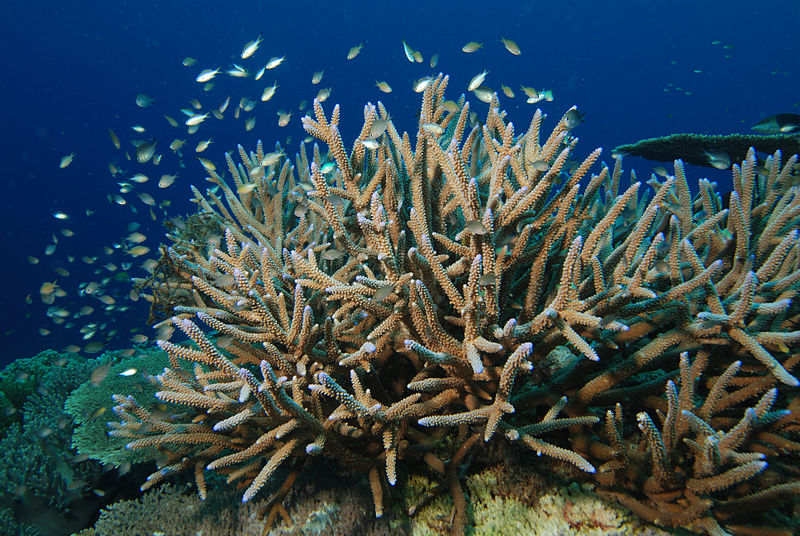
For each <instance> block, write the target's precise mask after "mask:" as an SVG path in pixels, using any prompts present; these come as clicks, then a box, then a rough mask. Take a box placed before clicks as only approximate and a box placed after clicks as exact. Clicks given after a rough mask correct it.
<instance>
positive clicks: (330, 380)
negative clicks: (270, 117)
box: [111, 75, 800, 534]
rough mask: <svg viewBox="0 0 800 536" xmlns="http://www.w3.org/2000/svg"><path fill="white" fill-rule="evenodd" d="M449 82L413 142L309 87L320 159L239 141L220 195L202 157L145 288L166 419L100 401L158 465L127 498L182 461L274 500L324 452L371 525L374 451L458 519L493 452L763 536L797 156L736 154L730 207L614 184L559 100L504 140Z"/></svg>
mask: <svg viewBox="0 0 800 536" xmlns="http://www.w3.org/2000/svg"><path fill="white" fill-rule="evenodd" d="M447 80H448V79H447V77H446V76H442V75H439V76H438V77H437V78H435V79H433V80H431V82H430V85H429V86H428V87H427V89H426V90H425V92H424V93H423V98H422V107H421V111H420V119H419V130H418V132H417V137H416V142H412V138H411V137H410V136H409V135H408V134H406V133H404V134H402V135H401V134H400V133H398V132H397V130H396V129H395V126H394V125H393V123H392V121H391V120H390V119H389V116H388V114H387V112H386V110H385V109H384V108H383V106H382V105H381V104H380V103H379V104H378V106H377V107H376V106H373V105H372V104H368V105H367V106H366V107H365V109H364V126H363V128H362V129H361V132H360V134H359V136H358V139H357V140H356V141H355V142H354V143H353V146H352V149H350V150H349V151H348V150H347V148H346V147H345V145H344V143H343V141H342V138H341V136H340V134H339V129H338V123H339V108H338V106H337V107H334V109H333V111H332V113H331V114H330V115H326V113H325V111H324V110H323V109H322V106H321V104H320V103H319V102H317V101H315V102H314V117H305V118H304V119H303V126H304V127H305V129H306V131H307V132H308V133H309V134H310V135H312V136H314V137H315V138H317V139H319V140H320V141H321V142H323V143H324V144H326V145H327V146H328V155H327V156H325V155H323V154H322V152H321V151H320V148H319V147H318V146H317V145H314V147H313V150H312V155H311V157H310V159H309V156H308V155H307V153H306V148H305V147H303V146H301V150H300V153H299V155H298V156H297V160H296V164H295V165H294V166H293V165H292V163H291V161H290V160H288V159H286V158H285V156H284V155H283V154H282V153H280V152H275V153H268V154H265V153H264V150H263V148H262V146H261V145H260V144H259V146H258V147H257V149H256V151H255V152H254V153H250V154H248V153H247V152H246V151H245V150H244V149H242V148H241V147H240V148H239V156H240V158H241V163H239V164H237V163H235V162H234V161H233V159H232V158H231V157H230V156H228V158H227V163H228V169H229V171H230V173H231V176H232V178H233V182H234V184H233V185H228V184H226V182H224V181H223V180H222V179H221V178H220V176H219V175H218V174H217V173H216V172H214V171H212V170H209V173H210V178H209V180H210V181H211V182H213V183H214V184H216V185H217V186H218V187H219V188H218V191H220V192H222V195H221V196H217V195H216V194H215V193H214V192H213V191H209V192H207V193H206V194H203V193H201V192H200V191H198V190H197V189H194V196H195V201H196V203H197V204H198V206H199V212H198V214H197V215H195V216H193V217H192V218H193V221H194V222H195V224H196V228H194V230H193V231H192V232H189V230H187V229H188V227H181V226H178V227H176V228H175V229H174V230H173V232H172V233H171V235H169V236H170V238H171V239H172V240H173V242H174V243H173V245H172V246H171V247H163V248H162V254H163V255H162V258H161V260H160V269H159V271H158V272H157V275H156V276H154V277H153V278H152V279H151V280H150V282H149V286H150V288H151V289H152V296H150V299H151V300H152V301H153V302H154V305H155V306H159V305H161V306H163V303H165V302H167V301H169V302H170V303H177V304H179V305H177V306H175V307H174V310H173V311H172V312H171V313H170V314H171V315H173V316H171V317H170V318H169V319H166V320H164V322H163V324H164V325H165V326H166V325H171V326H174V327H175V328H177V329H178V330H180V332H182V333H183V334H185V335H186V336H187V337H188V338H189V339H190V341H189V342H188V343H184V344H176V343H173V342H169V341H166V340H162V341H159V343H158V344H159V345H160V346H161V348H163V349H164V350H166V351H167V352H168V353H169V358H170V363H171V367H170V368H168V369H166V370H165V371H164V372H163V374H161V375H159V376H158V378H157V381H158V383H159V384H160V387H159V388H160V391H159V392H158V394H157V397H158V398H159V399H160V400H162V401H163V402H166V403H170V404H174V405H177V406H178V407H181V408H183V409H182V410H178V411H177V412H176V413H172V414H170V416H169V417H166V416H165V415H164V414H163V412H162V413H159V414H156V413H151V412H149V411H147V410H145V409H144V408H143V407H141V406H139V405H137V404H136V402H135V401H134V400H133V399H132V398H130V397H125V396H122V395H118V396H116V402H117V404H118V406H117V407H116V413H117V415H118V416H119V417H120V419H121V422H117V423H111V426H112V432H111V433H113V434H115V435H121V436H125V437H130V438H131V442H130V444H129V445H128V446H129V448H131V449H137V448H141V447H146V446H157V447H158V448H159V449H160V450H161V452H162V454H163V457H162V459H161V460H160V468H159V470H158V471H157V472H155V473H153V474H152V475H151V476H150V478H149V479H148V481H147V482H146V483H145V484H144V485H143V488H148V487H150V486H152V485H154V484H156V483H158V482H160V481H162V480H164V479H165V478H167V477H168V476H169V475H171V474H173V473H176V472H182V471H187V472H190V473H191V472H193V473H194V477H195V479H196V482H197V488H198V490H199V493H200V495H201V496H205V494H206V484H205V479H204V473H205V472H206V471H215V472H217V473H219V474H222V475H226V476H227V479H228V481H229V482H231V483H236V484H237V485H239V486H240V487H241V488H242V489H244V495H243V500H245V501H247V500H250V499H252V498H253V497H254V496H255V495H256V494H257V493H258V492H259V490H260V489H261V488H262V487H263V486H264V484H265V482H267V480H268V479H269V478H270V477H271V476H272V475H273V474H275V472H276V470H277V469H278V468H279V467H280V466H281V465H282V464H286V465H287V466H290V467H291V468H292V469H293V470H292V471H289V473H288V474H289V476H288V478H287V480H286V482H285V483H284V485H283V486H282V489H281V490H280V491H279V492H278V494H277V495H278V498H277V502H279V501H280V498H281V497H282V496H283V494H285V492H286V490H288V488H289V487H290V486H291V482H292V481H293V478H294V475H296V473H297V471H298V470H299V469H300V466H301V465H302V462H303V461H304V460H305V459H306V458H307V457H309V456H328V457H330V458H332V459H335V460H336V461H338V462H340V463H341V464H343V465H345V466H347V467H350V468H352V469H355V470H357V471H362V472H363V473H365V474H367V475H368V477H369V482H370V484H371V488H372V493H373V496H374V502H375V511H376V514H377V515H378V516H380V515H381V514H382V513H383V509H384V492H385V491H386V488H387V484H388V485H389V486H392V485H394V484H395V483H396V480H397V464H398V461H400V460H421V461H423V465H424V464H427V465H425V466H426V467H428V468H429V469H430V470H431V472H432V473H434V474H437V473H438V474H439V475H440V476H441V479H442V484H443V485H442V489H445V490H448V491H449V492H450V493H451V494H452V497H453V502H454V516H453V519H454V521H453V530H454V532H463V531H464V529H465V526H466V524H467V523H468V519H467V508H466V505H467V503H466V498H465V496H464V493H463V490H462V488H461V486H460V483H459V468H460V467H459V466H460V465H462V463H463V462H464V460H466V459H468V458H469V456H467V455H468V454H475V453H476V452H477V453H480V454H481V455H482V456H485V457H491V456H492V455H493V456H502V453H503V449H508V448H515V447H513V445H514V444H517V445H520V446H521V447H522V448H527V449H530V450H531V451H533V452H535V453H536V454H539V455H543V456H544V457H545V458H543V460H544V459H548V458H549V459H555V460H558V461H560V462H561V463H562V465H564V464H566V465H568V466H574V467H576V468H579V469H581V470H582V471H577V472H576V473H582V474H585V475H586V477H587V478H588V479H591V480H594V481H595V482H596V483H597V484H598V485H599V486H600V489H601V490H602V491H603V493H605V494H606V495H607V496H610V497H614V498H616V499H617V500H619V501H620V502H622V503H623V504H625V505H627V506H628V507H629V508H631V509H633V510H634V511H635V512H637V513H638V514H640V515H641V516H643V517H644V518H646V519H648V520H650V521H652V522H656V523H659V524H661V525H664V526H672V527H676V526H684V527H689V528H691V529H693V530H695V531H697V532H708V533H710V534H726V533H737V534H750V533H754V532H757V531H758V530H761V529H765V528H767V527H771V529H775V530H776V531H777V532H770V534H773V533H780V530H778V529H776V525H779V524H780V523H781V519H783V518H781V515H783V514H784V513H786V512H787V511H790V510H787V509H790V508H791V507H792V504H791V503H792V501H793V500H794V497H795V496H796V495H797V494H798V492H800V463H798V461H797V456H798V454H799V453H800V442H798V439H800V438H798V435H800V426H799V423H798V415H799V414H800V412H799V411H798V409H800V408H798V400H800V399H798V398H797V388H796V387H797V385H798V380H797V378H796V377H795V376H794V375H793V373H792V370H793V368H794V367H795V365H796V363H797V361H798V360H800V354H798V347H799V346H800V331H797V330H796V329H795V328H796V327H797V325H798V313H799V312H800V307H798V305H797V303H798V302H797V300H793V298H794V296H795V294H797V292H798V289H800V245H799V244H798V230H797V227H798V225H800V188H798V187H797V186H793V184H794V183H795V182H796V180H797V172H796V164H797V157H795V156H793V157H792V158H790V159H789V160H788V161H787V162H785V163H783V162H782V156H781V154H780V153H779V152H778V153H775V155H773V156H771V157H770V158H768V159H767V161H766V163H765V164H764V165H763V166H762V165H760V164H758V163H757V160H756V158H755V156H754V154H753V152H752V151H751V152H750V153H749V154H748V156H747V158H746V159H745V160H744V162H742V164H741V166H734V167H733V182H734V187H735V191H734V192H733V193H732V194H731V196H730V202H729V206H728V207H727V208H723V203H722V197H721V196H720V195H719V194H718V193H717V192H715V191H714V185H713V184H712V183H711V182H709V181H707V180H702V181H700V184H699V194H698V195H697V196H696V197H695V198H694V199H693V198H692V197H691V194H690V190H689V187H688V184H687V180H686V177H685V174H684V170H683V167H682V165H681V163H680V162H676V164H675V175H674V176H669V177H668V178H666V180H665V181H664V182H661V183H658V182H655V180H654V181H653V182H651V183H650V184H652V186H653V187H654V189H653V193H652V194H651V193H650V192H649V191H648V192H645V191H644V190H645V188H642V187H641V184H640V183H638V182H636V183H634V184H633V185H631V186H630V187H628V188H627V189H626V190H625V191H623V192H621V193H620V192H619V191H618V190H619V188H620V180H621V174H622V170H621V163H620V161H619V160H617V161H616V163H615V166H614V168H613V169H609V168H608V167H606V166H602V168H601V170H600V172H599V174H597V175H591V176H589V175H588V174H589V170H590V168H591V167H592V165H593V164H594V163H595V162H596V160H597V159H598V157H599V155H600V150H599V149H598V150H595V151H594V152H592V153H591V154H590V155H589V156H588V157H587V158H586V159H584V160H583V161H580V162H577V163H574V162H572V161H571V154H572V150H573V146H574V144H575V139H574V138H571V137H570V136H569V129H570V128H571V127H572V126H574V123H575V121H574V120H573V115H574V113H575V112H568V113H567V114H566V115H565V116H564V117H563V118H562V119H561V120H560V121H559V122H558V123H557V124H556V126H555V129H554V130H553V132H552V133H551V134H550V135H549V137H547V138H546V139H545V140H544V141H543V142H542V141H541V140H542V137H541V126H542V121H543V115H542V113H541V112H539V111H537V112H536V114H535V115H534V117H533V120H532V122H531V124H530V127H529V128H528V130H527V132H526V133H524V134H522V135H519V136H517V135H515V130H514V126H513V124H511V123H509V122H506V120H505V112H503V111H501V110H500V109H499V105H498V100H497V97H496V96H495V97H494V99H493V100H492V102H491V104H490V106H489V112H488V116H487V118H486V122H485V124H476V126H474V127H473V128H471V129H470V128H468V125H469V123H470V108H469V104H468V103H466V102H464V98H463V97H462V98H461V99H460V101H459V102H458V103H454V102H452V101H445V97H444V91H445V87H446V85H447ZM584 178H586V179H588V181H584V182H585V183H586V182H588V184H587V185H586V186H585V187H583V188H582V187H581V185H580V182H581V180H583V179H584ZM192 218H190V220H192ZM198 221H199V222H200V223H199V224H198V223H197V222H198ZM198 228H200V229H201V230H202V229H205V232H200V231H198V230H197V229H198ZM209 229H210V230H209ZM198 237H202V239H198ZM201 326H205V327H203V328H201ZM204 330H205V331H204ZM212 331H213V332H216V335H217V336H218V337H217V339H216V342H212V338H209V334H210V333H211V332H212ZM185 362H189V363H191V364H192V366H193V367H194V372H193V374H192V373H187V371H186V369H185V368H182V365H181V364H182V363H185ZM281 474H286V473H285V472H284V473H281ZM765 511H766V512H767V514H764V512H765ZM754 513H755V514H754ZM762 514H763V515H762ZM784 530H785V531H786V532H787V533H788V532H791V530H792V529H791V528H788V529H784Z"/></svg>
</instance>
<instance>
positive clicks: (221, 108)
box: [217, 96, 231, 114]
mask: <svg viewBox="0 0 800 536" xmlns="http://www.w3.org/2000/svg"><path fill="white" fill-rule="evenodd" d="M230 103H231V97H230V96H228V97H226V98H225V100H224V101H222V104H220V105H219V108H217V110H218V111H219V113H221V114H224V113H225V110H227V109H228V105H229V104H230Z"/></svg>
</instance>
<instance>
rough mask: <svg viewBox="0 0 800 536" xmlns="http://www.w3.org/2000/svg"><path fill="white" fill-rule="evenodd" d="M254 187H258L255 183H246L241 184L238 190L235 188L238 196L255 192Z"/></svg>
mask: <svg viewBox="0 0 800 536" xmlns="http://www.w3.org/2000/svg"><path fill="white" fill-rule="evenodd" d="M256 186H258V185H257V184H256V183H254V182H246V183H244V184H242V185H241V186H239V187H238V188H236V191H237V192H238V193H240V194H246V193H250V192H252V191H253V190H255V189H256Z"/></svg>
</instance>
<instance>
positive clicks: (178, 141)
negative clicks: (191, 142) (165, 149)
mask: <svg viewBox="0 0 800 536" xmlns="http://www.w3.org/2000/svg"><path fill="white" fill-rule="evenodd" d="M184 145H186V140H181V139H178V138H175V139H174V140H172V143H170V144H169V148H170V149H172V150H173V151H179V150H180V149H181V148H182V147H183V146H184Z"/></svg>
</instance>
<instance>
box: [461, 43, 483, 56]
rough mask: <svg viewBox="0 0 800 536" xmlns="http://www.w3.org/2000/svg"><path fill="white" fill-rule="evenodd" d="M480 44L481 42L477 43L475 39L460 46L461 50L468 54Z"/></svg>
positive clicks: (480, 45) (481, 44) (479, 46)
mask: <svg viewBox="0 0 800 536" xmlns="http://www.w3.org/2000/svg"><path fill="white" fill-rule="evenodd" d="M482 46H483V43H478V42H476V41H470V42H469V43H467V44H466V45H464V46H463V47H461V52H466V53H467V54H470V53H472V52H475V51H476V50H478V49H479V48H481V47H482Z"/></svg>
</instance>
